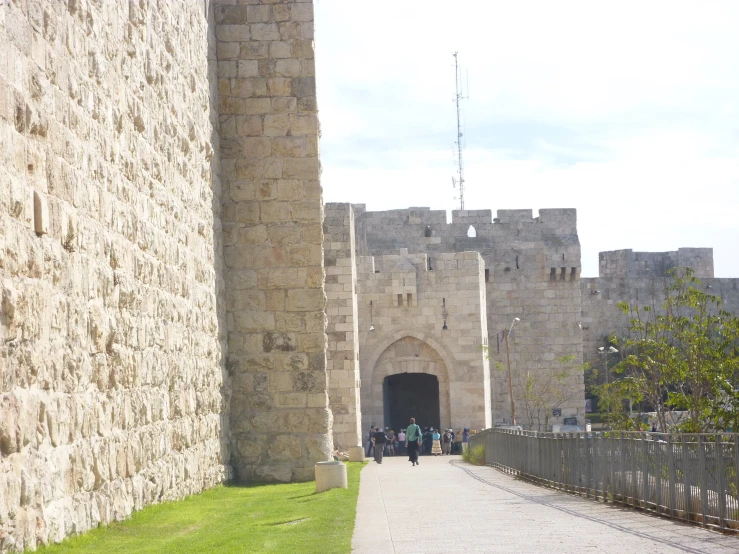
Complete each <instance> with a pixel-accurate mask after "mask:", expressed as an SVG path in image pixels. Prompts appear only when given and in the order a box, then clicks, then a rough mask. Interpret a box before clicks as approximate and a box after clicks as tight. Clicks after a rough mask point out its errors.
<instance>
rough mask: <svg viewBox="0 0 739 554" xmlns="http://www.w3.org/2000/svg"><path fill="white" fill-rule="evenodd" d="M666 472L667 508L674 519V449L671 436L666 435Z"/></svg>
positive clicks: (675, 478)
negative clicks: (668, 497) (667, 474)
mask: <svg viewBox="0 0 739 554" xmlns="http://www.w3.org/2000/svg"><path fill="white" fill-rule="evenodd" d="M667 471H668V472H669V477H668V479H669V480H668V481H667V486H668V488H669V491H668V494H669V496H670V500H669V508H670V517H671V518H673V519H674V518H675V505H676V501H675V483H676V482H677V472H676V471H675V447H674V443H673V442H672V435H671V434H669V435H667Z"/></svg>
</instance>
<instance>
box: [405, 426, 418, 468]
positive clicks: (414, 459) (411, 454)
mask: <svg viewBox="0 0 739 554" xmlns="http://www.w3.org/2000/svg"><path fill="white" fill-rule="evenodd" d="M419 446H421V428H420V427H419V426H418V425H416V419H415V418H413V417H412V418H411V424H410V425H409V426H408V429H406V430H405V447H406V449H407V450H408V461H409V462H411V463H412V464H413V465H414V466H417V465H418V447H419Z"/></svg>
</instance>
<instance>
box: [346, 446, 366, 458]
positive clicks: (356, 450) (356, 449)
mask: <svg viewBox="0 0 739 554" xmlns="http://www.w3.org/2000/svg"><path fill="white" fill-rule="evenodd" d="M349 461H350V462H363V461H364V448H363V447H362V446H361V445H360V446H352V447H351V448H350V449H349Z"/></svg>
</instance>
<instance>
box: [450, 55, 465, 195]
mask: <svg viewBox="0 0 739 554" xmlns="http://www.w3.org/2000/svg"><path fill="white" fill-rule="evenodd" d="M458 54H459V53H458V52H454V53H453V54H452V56H454V83H455V94H454V101H455V103H456V105H457V141H456V142H455V143H454V144H455V145H456V147H457V152H456V154H457V177H452V186H454V187H456V186H457V185H459V209H460V210H464V164H463V163H462V137H463V136H464V135H463V133H462V111H461V107H460V104H459V103H460V101H462V100H466V99H467V98H468V97H465V96H464V95H463V93H462V79H461V76H460V69H459V59H458V58H457V55H458Z"/></svg>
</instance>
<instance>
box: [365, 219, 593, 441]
mask: <svg viewBox="0 0 739 554" xmlns="http://www.w3.org/2000/svg"><path fill="white" fill-rule="evenodd" d="M355 211H356V212H357V215H356V220H357V224H356V225H357V250H358V252H360V254H365V255H374V256H379V255H381V254H384V253H390V252H395V251H397V249H398V248H407V249H408V251H409V252H410V253H411V254H414V253H425V254H427V255H428V257H429V258H430V260H431V264H432V266H433V265H434V263H435V262H434V260H435V259H436V258H438V257H439V255H440V253H443V252H465V251H476V252H479V253H480V255H481V256H482V258H483V260H484V262H485V265H484V281H485V289H486V291H485V297H486V305H487V330H488V335H487V339H488V344H489V352H490V355H491V358H492V361H491V366H490V367H491V371H490V372H491V378H492V409H493V421H494V422H503V421H504V420H505V421H506V422H508V423H510V414H511V406H510V394H509V385H508V372H507V367H506V358H505V349H504V346H503V343H502V342H501V341H500V337H501V335H498V334H499V333H501V332H502V331H504V330H506V329H508V328H509V327H510V325H511V322H512V321H513V319H514V318H516V317H518V318H520V320H521V321H520V322H519V323H517V324H516V326H515V328H514V333H513V335H512V337H511V342H510V346H511V355H510V358H511V374H512V380H513V396H514V402H515V403H516V408H517V409H516V412H517V415H518V416H521V415H523V413H524V404H525V399H524V398H523V397H524V391H525V388H526V379H527V378H528V377H529V376H530V375H536V376H537V377H536V382H537V383H538V384H539V386H541V387H544V386H545V385H546V383H547V382H549V381H551V378H552V375H554V374H557V373H560V372H561V371H562V370H563V369H568V373H569V375H568V377H567V379H566V383H565V387H564V388H565V389H566V393H565V394H564V396H565V398H564V399H562V398H561V395H556V396H558V398H557V400H553V401H552V402H551V403H552V404H555V403H556V404H557V405H558V407H559V408H560V409H561V416H560V417H548V421H547V423H549V424H555V423H562V422H563V420H564V418H565V417H572V416H575V417H577V418H578V421H579V422H580V423H584V410H585V405H584V379H583V373H582V371H578V370H577V369H576V367H577V366H580V364H581V363H582V333H581V331H580V326H579V321H580V316H581V305H580V267H581V266H580V243H579V239H578V237H577V229H576V213H575V210H571V209H551V210H540V212H539V217H536V218H534V217H533V216H532V212H531V210H498V212H497V214H496V216H497V217H496V218H495V219H493V217H492V212H491V211H490V210H465V211H459V210H457V211H454V212H452V216H453V217H452V222H451V223H447V219H446V212H444V211H435V210H429V209H428V208H410V209H406V210H392V211H386V212H366V210H365V209H364V206H363V205H357V206H355ZM470 227H472V228H473V229H470ZM470 235H474V236H470ZM361 310H362V307H361V305H360V315H361ZM361 319H362V321H365V319H364V318H361ZM499 345H500V346H499ZM563 356H572V357H574V360H573V361H572V362H570V363H568V364H566V368H565V367H564V366H563V364H562V363H560V362H559V361H558V359H560V358H562V357H563ZM501 367H502V368H503V369H500V368H501ZM517 419H518V420H519V421H518V422H519V423H522V424H526V425H531V422H530V420H531V418H529V421H524V420H523V419H522V418H521V417H518V418H517ZM545 419H547V418H545V414H543V413H541V414H538V415H537V416H536V417H535V418H534V420H535V422H534V424H533V426H534V427H538V426H540V425H543V424H544V420H545Z"/></svg>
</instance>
